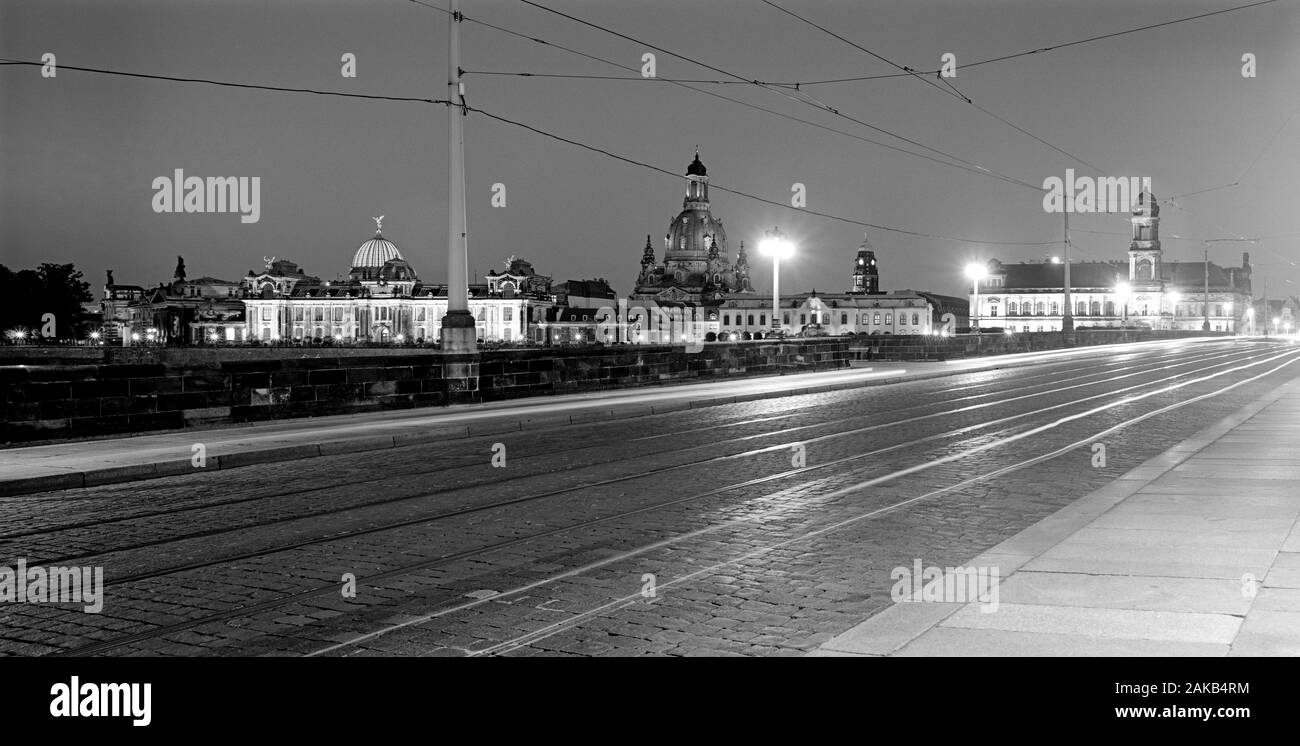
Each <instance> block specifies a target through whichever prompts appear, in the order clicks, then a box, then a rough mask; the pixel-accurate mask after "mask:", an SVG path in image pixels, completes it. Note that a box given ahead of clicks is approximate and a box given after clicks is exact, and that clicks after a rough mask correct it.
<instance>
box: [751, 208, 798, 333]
mask: <svg viewBox="0 0 1300 746" xmlns="http://www.w3.org/2000/svg"><path fill="white" fill-rule="evenodd" d="M763 235H764V236H765V237H764V238H763V240H762V241H761V242H759V244H758V250H759V253H762V254H769V255H771V257H772V333H773V334H778V335H779V334H780V333H781V257H782V256H787V257H788V256H790V255H791V254H792V253H794V245H793V244H791V243H790V242H789V241H788V240H786V238H785V236H784V235H782V233H781V229H780V228H778V227H775V226H774V227H773V228H772V230H770V231H767V232H766V233H764V234H763Z"/></svg>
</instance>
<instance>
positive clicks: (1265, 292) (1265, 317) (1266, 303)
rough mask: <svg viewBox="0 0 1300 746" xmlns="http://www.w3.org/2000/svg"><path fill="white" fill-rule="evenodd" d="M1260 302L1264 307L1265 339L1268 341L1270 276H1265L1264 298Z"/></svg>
mask: <svg viewBox="0 0 1300 746" xmlns="http://www.w3.org/2000/svg"><path fill="white" fill-rule="evenodd" d="M1260 300H1261V301H1263V305H1264V309H1263V310H1264V338H1265V339H1268V275H1264V297H1263V298H1261V299H1260ZM1252 302H1253V301H1252Z"/></svg>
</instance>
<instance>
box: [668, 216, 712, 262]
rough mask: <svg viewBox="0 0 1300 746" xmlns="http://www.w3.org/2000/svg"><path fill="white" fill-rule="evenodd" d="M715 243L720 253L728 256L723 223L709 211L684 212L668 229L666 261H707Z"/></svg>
mask: <svg viewBox="0 0 1300 746" xmlns="http://www.w3.org/2000/svg"><path fill="white" fill-rule="evenodd" d="M714 242H716V243H717V245H718V252H719V253H720V254H721V255H722V256H723V257H725V256H727V232H726V231H725V230H723V228H722V221H720V220H717V219H715V218H714V217H713V215H712V214H711V213H710V212H709V211H708V210H701V209H688V210H682V212H681V214H680V215H678V216H677V218H676V219H675V220H673V223H672V225H670V226H669V227H668V252H667V254H666V256H665V261H668V260H678V259H695V260H704V259H707V258H708V255H709V247H710V246H711V245H712V244H713V243H714Z"/></svg>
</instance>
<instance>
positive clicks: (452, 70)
mask: <svg viewBox="0 0 1300 746" xmlns="http://www.w3.org/2000/svg"><path fill="white" fill-rule="evenodd" d="M459 3H460V0H450V6H451V8H450V9H451V23H450V24H449V25H450V27H451V30H450V31H449V38H448V44H447V57H448V64H447V68H448V74H447V98H448V100H450V101H460V102H461V104H462V105H460V106H457V105H452V104H448V105H447V122H448V128H447V140H448V164H449V166H448V168H447V315H445V316H443V317H442V351H443V352H456V353H469V352H475V351H476V350H477V349H478V346H477V344H476V342H477V339H478V332H477V324H476V323H475V321H474V316H473V315H472V314H471V313H470V311H469V269H468V267H469V257H468V252H469V249H468V246H467V240H466V237H467V231H468V229H467V228H466V213H465V124H464V122H463V121H462V118H463V117H464V116H465V114H466V110H465V109H464V108H463V104H464V102H465V99H464V94H465V89H464V88H463V84H462V83H461V80H460V24H461V20H462V19H463V18H464V16H462V15H461V14H460V5H459Z"/></svg>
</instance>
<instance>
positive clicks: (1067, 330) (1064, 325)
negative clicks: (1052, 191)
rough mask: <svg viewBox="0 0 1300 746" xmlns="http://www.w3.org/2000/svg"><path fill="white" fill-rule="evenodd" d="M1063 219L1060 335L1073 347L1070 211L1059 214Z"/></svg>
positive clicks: (1066, 343)
mask: <svg viewBox="0 0 1300 746" xmlns="http://www.w3.org/2000/svg"><path fill="white" fill-rule="evenodd" d="M1061 214H1062V215H1063V216H1064V217H1065V248H1064V250H1062V252H1061V263H1062V264H1064V265H1065V315H1064V316H1062V317H1061V333H1062V334H1064V335H1065V346H1066V347H1071V346H1073V345H1074V303H1073V302H1072V301H1071V300H1070V211H1069V210H1065V211H1064V212H1062V213H1061Z"/></svg>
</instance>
